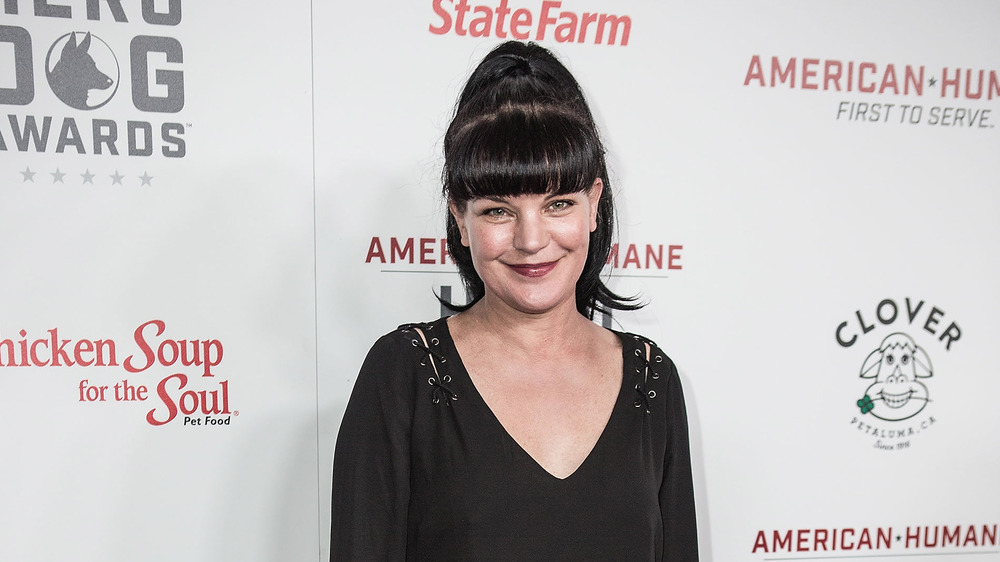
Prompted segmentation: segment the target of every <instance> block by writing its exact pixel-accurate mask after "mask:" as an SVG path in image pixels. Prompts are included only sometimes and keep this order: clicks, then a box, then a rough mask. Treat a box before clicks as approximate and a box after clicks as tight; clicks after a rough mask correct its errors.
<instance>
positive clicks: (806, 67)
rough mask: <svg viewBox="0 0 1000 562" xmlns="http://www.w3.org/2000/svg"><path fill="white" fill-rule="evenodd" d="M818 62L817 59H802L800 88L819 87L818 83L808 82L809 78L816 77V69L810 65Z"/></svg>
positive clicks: (813, 88)
mask: <svg viewBox="0 0 1000 562" xmlns="http://www.w3.org/2000/svg"><path fill="white" fill-rule="evenodd" d="M818 64H819V59H802V89H803V90H816V89H818V88H819V85H818V84H813V83H810V82H809V79H810V78H815V77H816V70H814V69H813V68H812V67H814V66H816V65H818Z"/></svg>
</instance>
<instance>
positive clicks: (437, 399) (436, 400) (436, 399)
mask: <svg viewBox="0 0 1000 562" xmlns="http://www.w3.org/2000/svg"><path fill="white" fill-rule="evenodd" d="M440 401H441V399H440V398H438V397H437V396H435V397H434V398H431V402H433V403H435V404H437V403H438V402H440Z"/></svg>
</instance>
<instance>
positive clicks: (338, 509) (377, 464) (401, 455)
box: [330, 333, 413, 561]
mask: <svg viewBox="0 0 1000 562" xmlns="http://www.w3.org/2000/svg"><path fill="white" fill-rule="evenodd" d="M400 343H401V338H400V337H399V334H398V333H396V334H390V335H387V336H384V337H383V338H381V339H379V340H378V341H377V342H376V343H375V345H374V346H372V349H371V351H369V352H368V357H367V358H366V359H365V362H364V365H363V366H362V368H361V372H360V373H359V374H358V378H357V381H356V382H355V385H354V390H353V392H352V393H351V398H350V401H349V402H348V404H347V410H346V412H345V414H344V419H343V421H342V423H341V426H340V432H339V434H338V436H337V445H336V449H335V452H334V461H333V513H332V515H333V519H332V524H331V541H330V560H331V561H338V560H350V561H354V560H403V559H405V557H406V533H407V510H408V504H409V496H410V431H411V429H410V423H411V419H412V410H413V403H412V399H413V394H412V386H411V384H410V382H409V381H410V380H412V377H411V376H410V375H411V373H410V370H411V369H409V368H407V365H408V360H409V359H410V358H411V355H412V352H409V353H407V351H409V350H406V349H404V348H402V346H401V345H400Z"/></svg>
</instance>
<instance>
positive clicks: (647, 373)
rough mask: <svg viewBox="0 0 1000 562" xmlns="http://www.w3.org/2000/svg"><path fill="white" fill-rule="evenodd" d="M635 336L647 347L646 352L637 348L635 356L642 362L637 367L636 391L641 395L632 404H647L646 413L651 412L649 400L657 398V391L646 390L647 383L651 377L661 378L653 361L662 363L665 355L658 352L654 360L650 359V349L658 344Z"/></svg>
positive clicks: (637, 405)
mask: <svg viewBox="0 0 1000 562" xmlns="http://www.w3.org/2000/svg"><path fill="white" fill-rule="evenodd" d="M633 337H634V338H635V339H636V340H638V341H639V342H640V343H642V344H643V347H644V348H645V349H646V353H643V352H642V351H641V350H639V349H636V350H635V356H636V357H637V358H638V359H639V362H640V366H639V367H636V369H635V372H636V378H637V379H638V382H637V383H636V385H635V391H636V392H637V393H638V394H639V396H638V397H637V398H636V400H635V402H633V403H632V405H633V406H635V407H636V408H639V407H642V406H645V408H646V413H647V414H649V413H650V403H649V401H650V400H652V399H654V398H656V391H655V390H652V389H650V390H646V385H647V384H648V383H649V379H653V380H656V379H659V378H660V374H659V373H657V372H656V371H655V370H654V367H653V363H662V362H663V356H662V355H659V354H657V355H656V356H655V357H653V360H652V361H650V360H649V350H650V349H653V348H654V346H655V345H656V344H654V343H653V342H651V341H647V340H644V339H642V338H640V337H639V336H633Z"/></svg>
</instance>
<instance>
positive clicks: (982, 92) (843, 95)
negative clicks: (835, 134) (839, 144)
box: [743, 54, 1000, 131]
mask: <svg viewBox="0 0 1000 562" xmlns="http://www.w3.org/2000/svg"><path fill="white" fill-rule="evenodd" d="M743 85H744V86H745V87H747V88H769V89H775V90H778V89H784V90H801V91H803V92H810V91H812V92H827V93H832V94H835V95H836V97H837V99H836V101H835V102H834V103H832V104H831V106H830V108H829V111H828V112H827V114H826V115H827V117H829V118H832V119H835V120H836V121H840V122H845V123H873V124H874V123H879V124H883V125H896V126H911V127H916V126H922V127H934V128H955V129H970V130H977V131H984V130H989V129H993V128H994V126H995V124H996V118H995V116H994V115H993V108H994V107H995V106H996V101H995V100H997V99H1000V72H998V71H997V70H994V69H986V68H970V67H968V66H962V65H960V64H958V65H954V66H931V65H923V64H900V63H896V62H884V61H874V60H866V59H859V60H841V59H822V58H811V57H796V56H790V57H779V56H762V55H758V54H755V55H752V56H751V57H750V60H749V63H748V64H747V69H746V74H745V75H744V77H743Z"/></svg>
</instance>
